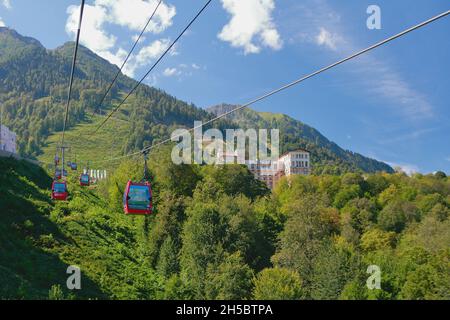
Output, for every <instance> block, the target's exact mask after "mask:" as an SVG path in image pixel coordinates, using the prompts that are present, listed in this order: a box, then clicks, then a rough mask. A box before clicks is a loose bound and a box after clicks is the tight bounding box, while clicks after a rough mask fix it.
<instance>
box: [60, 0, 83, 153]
mask: <svg viewBox="0 0 450 320" xmlns="http://www.w3.org/2000/svg"><path fill="white" fill-rule="evenodd" d="M84 3H85V0H81V7H80V20H79V22H78V30H77V38H76V42H75V48H74V52H73V61H72V70H71V72H70V82H69V90H68V93H67V104H66V112H65V116H64V125H63V132H62V138H61V146H64V138H65V132H66V126H67V120H68V119H69V107H70V100H71V99H72V86H73V78H74V75H75V65H76V63H77V55H78V46H79V44H80V33H81V23H82V21H83V12H84Z"/></svg>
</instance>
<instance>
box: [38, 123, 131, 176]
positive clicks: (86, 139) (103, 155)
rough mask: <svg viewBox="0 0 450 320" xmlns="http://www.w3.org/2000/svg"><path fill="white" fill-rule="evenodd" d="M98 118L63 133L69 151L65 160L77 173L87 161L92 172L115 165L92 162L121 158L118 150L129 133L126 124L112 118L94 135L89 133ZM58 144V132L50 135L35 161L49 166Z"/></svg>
mask: <svg viewBox="0 0 450 320" xmlns="http://www.w3.org/2000/svg"><path fill="white" fill-rule="evenodd" d="M101 119H103V117H100V116H95V117H93V118H91V117H90V118H89V119H87V120H86V121H85V122H83V123H80V124H78V125H76V126H75V127H73V128H70V129H69V130H67V132H66V136H65V144H66V145H67V146H69V147H70V148H71V149H70V150H68V152H67V154H66V156H67V158H66V160H67V161H75V160H76V162H77V163H78V166H79V170H81V169H82V168H83V167H85V166H86V164H87V162H88V161H90V165H91V166H90V167H91V168H92V169H109V168H110V167H111V166H113V165H115V164H116V163H114V162H109V161H107V162H102V163H95V161H103V160H105V159H110V158H111V157H117V156H120V155H122V147H123V145H124V143H125V142H126V141H127V137H128V134H129V131H130V128H129V126H130V124H129V122H127V121H124V120H120V119H116V118H114V119H111V120H110V121H108V122H107V123H106V125H105V126H104V127H103V128H102V129H101V130H100V131H98V132H97V133H96V134H95V135H93V134H91V133H92V132H93V131H94V130H95V129H96V127H97V125H98V124H99V121H100V120H101ZM60 142H61V133H60V132H55V133H53V134H51V135H50V136H49V137H48V138H47V140H46V143H45V146H44V147H43V148H42V154H41V155H40V156H39V157H38V159H39V161H41V162H43V163H46V164H52V163H53V158H54V156H55V151H56V147H57V146H59V145H60ZM75 156H76V159H75Z"/></svg>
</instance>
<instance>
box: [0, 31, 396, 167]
mask: <svg viewBox="0 0 450 320" xmlns="http://www.w3.org/2000/svg"><path fill="white" fill-rule="evenodd" d="M73 46H74V44H73V43H67V44H65V45H63V46H61V47H59V48H56V49H54V50H48V49H46V48H44V47H43V46H42V45H41V44H40V43H39V42H38V41H37V40H35V39H32V38H28V37H23V36H21V35H20V34H18V33H17V32H16V31H14V30H12V29H8V28H4V27H0V104H1V105H2V108H3V123H4V124H6V125H7V126H9V127H10V128H11V129H12V130H13V131H15V132H16V133H17V134H18V150H19V152H20V154H22V155H24V156H27V157H38V156H40V155H42V153H43V148H44V147H45V146H46V145H47V142H48V138H49V137H50V136H51V135H52V134H55V133H57V132H58V131H60V130H62V122H63V115H64V108H65V104H64V103H65V101H66V99H67V84H68V82H69V75H70V65H71V59H72V53H73ZM117 71H118V69H117V67H116V66H114V65H112V64H110V63H109V62H107V61H106V60H104V59H102V58H100V57H99V56H97V55H95V54H94V53H93V52H91V51H90V50H89V49H87V48H84V47H80V51H79V56H78V61H77V68H76V73H75V81H74V88H73V102H72V104H71V108H70V115H69V129H73V128H74V126H75V125H77V124H82V123H88V124H89V123H90V124H92V129H91V130H93V129H94V128H95V125H96V124H98V123H99V122H100V121H102V120H103V116H104V115H105V114H107V113H108V112H109V111H110V110H111V109H112V107H114V106H115V105H116V104H117V103H118V102H120V101H121V98H123V96H124V95H125V94H126V93H127V92H128V91H129V90H131V88H132V87H133V86H134V85H135V83H136V82H135V81H134V80H132V79H130V78H128V77H126V76H124V75H120V76H119V78H118V81H117V83H116V85H114V86H113V88H112V90H111V93H110V94H109V95H108V97H107V99H106V100H105V102H104V103H103V105H102V106H99V105H98V104H99V103H100V101H101V98H102V96H103V94H104V92H106V89H107V87H108V85H109V83H110V81H111V80H112V79H113V78H114V76H115V74H116V72H117ZM210 111H211V112H208V111H206V110H204V109H201V108H197V107H196V106H195V105H193V104H188V103H186V102H183V101H180V100H178V99H176V98H175V97H173V96H170V95H169V94H167V93H165V92H163V91H161V90H158V89H155V88H151V87H149V86H146V85H142V86H141V87H140V88H139V89H138V90H137V92H136V93H135V94H134V95H132V96H131V97H130V99H128V100H127V103H126V104H125V105H124V106H123V108H121V110H120V112H118V113H117V114H116V115H115V118H117V119H121V120H123V121H126V122H127V123H128V130H127V131H128V134H127V135H124V136H111V139H117V142H116V144H117V147H116V149H117V150H116V152H117V154H118V155H119V154H120V155H121V154H124V153H127V152H130V151H136V150H139V149H142V148H143V147H144V146H149V145H152V144H153V143H155V142H158V141H160V140H162V139H167V138H168V137H170V134H171V132H173V131H174V130H175V129H177V128H180V127H186V128H190V127H192V126H193V124H194V121H196V120H202V121H203V122H205V121H206V120H209V119H211V118H212V117H214V115H215V114H216V113H217V108H213V109H210ZM246 112H247V114H244V117H242V116H238V117H235V118H230V119H226V120H220V121H217V122H215V123H214V126H215V127H216V128H219V129H225V128H237V127H241V128H246V127H249V126H250V127H252V128H255V127H261V128H279V129H280V131H281V137H282V140H281V144H282V149H283V151H286V150H289V151H290V150H295V149H298V148H306V149H307V150H309V151H310V152H311V154H312V164H313V168H314V169H313V170H315V172H316V173H328V174H340V173H345V172H379V171H385V172H393V170H392V168H391V167H390V166H388V165H386V164H384V163H382V162H379V161H376V160H373V159H369V158H367V157H364V156H362V155H359V154H356V153H353V152H350V151H345V150H343V149H341V148H340V147H339V146H337V145H336V144H335V143H332V142H331V141H329V140H328V139H327V138H325V137H324V136H323V135H321V134H320V133H319V132H318V131H317V130H315V129H313V128H311V127H309V126H307V125H305V124H303V123H301V122H300V121H297V120H294V119H291V118H289V117H287V116H284V115H273V116H272V117H266V118H264V117H263V116H261V114H258V113H256V112H255V111H252V110H248V111H246ZM242 118H245V119H247V121H242ZM206 129H208V128H207V127H205V128H204V130H206ZM81 138H83V137H81ZM84 160H85V161H87V160H93V159H84Z"/></svg>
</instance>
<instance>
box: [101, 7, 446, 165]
mask: <svg viewBox="0 0 450 320" xmlns="http://www.w3.org/2000/svg"><path fill="white" fill-rule="evenodd" d="M449 14H450V10H448V11H446V12H443V13H441V14H439V15H437V16H435V17H433V18H430V19H428V20H426V21H424V22H421V23H419V24H417V25H415V26H413V27H411V28H408V29H406V30H404V31H402V32H400V33H397V34H396V35H394V36H391V37H389V38H387V39H385V40H382V41H380V42H378V43H376V44H374V45H372V46H370V47H368V48H366V49H363V50H361V51H358V52H356V53H354V54H352V55H350V56H348V57H346V58H344V59H342V60H339V61H337V62H335V63H333V64H330V65H328V66H326V67H323V68H321V69H319V70H317V71H315V72H313V73H310V74H308V75H306V76H303V77H301V78H299V79H297V80H295V81H292V82H290V83H288V84H286V85H284V86H282V87H280V88H278V89H275V90H273V91H270V92H269V93H266V94H264V95H262V96H260V97H259V98H256V99H254V100H252V101H250V102H248V103H246V104H244V105H241V106H239V107H237V108H235V109H233V110H230V111H228V112H225V113H224V114H221V115H219V116H217V117H215V118H213V119H210V120H208V121H206V122H205V123H203V124H202V125H201V126H196V127H193V128H191V129H189V131H190V132H191V131H194V130H196V129H198V128H201V127H203V126H205V125H208V124H210V123H212V122H214V121H216V120H218V119H221V118H223V117H226V116H227V115H229V114H231V113H233V112H236V111H239V110H241V109H244V108H246V107H249V106H251V105H253V104H255V103H257V102H259V101H261V100H264V99H267V98H269V97H271V96H273V95H275V94H277V93H279V92H281V91H284V90H286V89H288V88H291V87H293V86H295V85H297V84H299V83H302V82H304V81H305V80H308V79H310V78H312V77H315V76H317V75H319V74H321V73H323V72H325V71H327V70H330V69H332V68H334V67H336V66H339V65H341V64H343V63H345V62H347V61H349V60H351V59H354V58H356V57H359V56H360V55H362V54H364V53H367V52H369V51H372V50H374V49H376V48H378V47H381V46H383V45H385V44H387V43H389V42H391V41H393V40H395V39H398V38H400V37H402V36H404V35H406V34H408V33H410V32H412V31H415V30H417V29H420V28H422V27H424V26H426V25H428V24H430V23H432V22H435V21H437V20H439V19H441V18H444V17H446V16H447V15H449ZM179 137H181V135H178V136H175V137H174V138H179ZM170 141H172V138H169V139H166V140H163V141H161V142H159V143H157V144H154V145H152V146H149V147H146V148H144V149H142V150H140V151H138V152H134V153H130V154H127V155H123V156H119V157H115V158H110V159H105V160H100V161H95V162H98V163H104V162H111V161H116V160H121V159H125V158H128V157H133V156H137V155H140V154H143V153H144V152H149V151H150V150H152V149H155V148H157V147H158V146H160V145H163V144H165V143H167V142H170Z"/></svg>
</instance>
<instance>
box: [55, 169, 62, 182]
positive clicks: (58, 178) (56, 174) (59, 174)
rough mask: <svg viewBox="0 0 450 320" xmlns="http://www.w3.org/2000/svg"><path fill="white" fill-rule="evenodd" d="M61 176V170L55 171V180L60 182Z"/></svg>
mask: <svg viewBox="0 0 450 320" xmlns="http://www.w3.org/2000/svg"><path fill="white" fill-rule="evenodd" d="M61 176H62V173H61V170H59V169H56V170H55V180H60V179H61Z"/></svg>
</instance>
